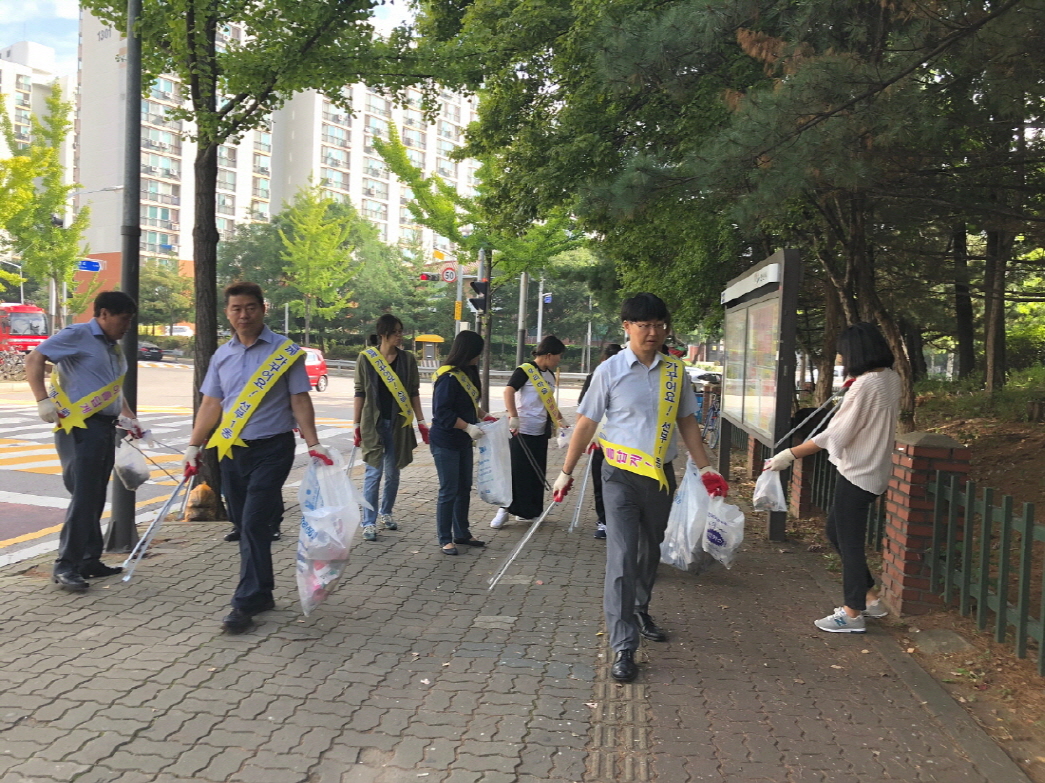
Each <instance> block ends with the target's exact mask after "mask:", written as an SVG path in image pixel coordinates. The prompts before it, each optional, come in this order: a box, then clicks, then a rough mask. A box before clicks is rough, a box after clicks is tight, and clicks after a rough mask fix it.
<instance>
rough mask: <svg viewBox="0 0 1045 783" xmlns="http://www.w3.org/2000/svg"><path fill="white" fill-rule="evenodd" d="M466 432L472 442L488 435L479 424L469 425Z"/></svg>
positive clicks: (465, 429)
mask: <svg viewBox="0 0 1045 783" xmlns="http://www.w3.org/2000/svg"><path fill="white" fill-rule="evenodd" d="M464 431H465V432H467V433H468V437H469V438H471V439H472V440H479V438H481V437H482V436H483V435H485V434H486V433H485V432H483V428H482V427H480V426H479V425H478V424H469V425H467V426H466V427H465V428H464Z"/></svg>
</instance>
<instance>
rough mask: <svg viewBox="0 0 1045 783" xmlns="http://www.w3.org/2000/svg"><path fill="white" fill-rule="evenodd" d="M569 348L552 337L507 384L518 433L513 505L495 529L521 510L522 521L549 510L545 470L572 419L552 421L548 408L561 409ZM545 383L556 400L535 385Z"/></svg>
mask: <svg viewBox="0 0 1045 783" xmlns="http://www.w3.org/2000/svg"><path fill="white" fill-rule="evenodd" d="M565 350H566V346H565V345H563V342H562V340H560V339H559V338H558V337H556V336H555V335H552V334H550V335H548V336H546V337H545V338H544V339H543V340H541V342H540V343H539V344H538V345H537V347H536V348H535V349H534V351H533V359H532V360H531V361H529V362H523V363H522V364H521V365H520V366H519V367H517V368H516V370H515V372H514V373H512V377H511V378H509V379H508V385H507V386H505V387H504V405H505V408H506V410H507V411H508V417H509V418H508V422H509V424H508V426H509V427H510V428H511V431H512V435H513V437H512V440H511V443H510V444H509V446H510V448H511V454H512V504H511V505H510V506H508V507H507V508H500V509H498V510H497V514H496V515H495V516H494V518H493V519H492V520H491V521H490V527H492V528H494V529H495V530H496V529H498V528H500V527H501V525H503V524H504V523H505V521H506V520H507V519H508V515H509V514H515V516H516V517H518V518H519V519H534V518H536V517H539V516H540V515H541V511H542V510H543V509H544V486H545V476H544V474H545V472H546V470H547V466H548V439H549V438H550V437H551V434H552V430H553V429H554V428H556V427H564V426H565V425H566V423H565V422H564V421H563V420H562V418H561V414H560V418H559V420H558V421H552V417H551V416H550V415H549V414H548V409H549V408H550V409H552V410H554V411H555V412H556V413H558V408H557V407H556V405H555V397H554V390H555V368H556V367H558V366H559V362H560V361H561V360H562V354H563V352H564V351H565ZM535 382H541V383H542V385H543V387H544V390H545V392H549V390H550V395H551V396H550V400H547V399H546V400H545V401H542V398H541V395H540V394H539V393H538V390H537V389H536V388H535V387H534V383H535Z"/></svg>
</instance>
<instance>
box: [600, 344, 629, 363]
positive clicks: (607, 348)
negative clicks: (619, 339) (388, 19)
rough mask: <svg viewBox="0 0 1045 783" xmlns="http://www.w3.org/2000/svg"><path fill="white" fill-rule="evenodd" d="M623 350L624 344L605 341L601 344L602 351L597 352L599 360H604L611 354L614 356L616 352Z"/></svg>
mask: <svg viewBox="0 0 1045 783" xmlns="http://www.w3.org/2000/svg"><path fill="white" fill-rule="evenodd" d="M623 350H624V346H622V345H620V344H619V343H606V344H605V345H604V346H602V353H600V354H599V361H600V362H604V361H606V360H607V359H609V358H610V357H611V356H616V355H617V354H618V353H620V352H621V351H623Z"/></svg>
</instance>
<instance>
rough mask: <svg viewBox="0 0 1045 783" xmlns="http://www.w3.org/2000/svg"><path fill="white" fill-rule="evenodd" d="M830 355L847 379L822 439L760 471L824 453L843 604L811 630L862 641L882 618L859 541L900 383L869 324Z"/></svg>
mask: <svg viewBox="0 0 1045 783" xmlns="http://www.w3.org/2000/svg"><path fill="white" fill-rule="evenodd" d="M838 352H839V353H840V354H841V355H842V365H843V367H844V369H845V374H846V376H848V377H850V378H853V381H852V384H851V385H850V386H849V391H847V392H846V394H845V396H844V397H843V398H842V404H841V406H840V407H839V409H838V412H837V413H835V415H834V416H833V417H832V419H831V421H830V423H829V424H828V425H827V428H826V429H825V430H824V431H823V432H822V433H820V434H819V435H816V436H815V437H813V438H812V439H811V440H807V441H806V442H805V443H803V444H802V445H800V446H795V447H794V448H790V449H784V450H783V451H781V452H780V453H779V454H776V455H775V456H774V457H773V458H772V459H771V460H769V461H768V462H766V470H786V469H787V468H789V467H790V466H791V463H792V462H794V461H795V460H796V459H801V458H802V457H808V456H809V455H810V454H815V453H816V452H818V451H820V450H821V449H827V451H828V455H829V456H828V458H829V459H830V460H831V463H832V464H833V465H834V466H835V467H836V468H837V469H838V482H837V484H836V485H835V496H834V502H833V503H832V504H831V511H830V512H829V513H828V515H827V538H828V540H829V541H830V542H831V545H832V546H834V548H835V549H836V550H837V551H838V554H839V555H840V556H841V558H842V591H843V595H844V604H843V606H841V607H839V608H837V609H835V611H834V613H832V614H829V615H828V616H827V617H824V618H822V619H820V620H817V621H816V622H815V625H816V627H817V628H819V629H820V630H821V631H827V632H829V633H864V632H865V631H866V630H867V627H866V623H865V618H866V617H884V616H885V615H886V614H888V611H887V610H886V608H885V607H884V606H883V605H882V604H881V602H880V601H879V600H878V597H877V594H876V593H875V590H874V577H873V576H872V575H871V571H870V570H869V569H868V567H867V553H866V552H865V551H864V540H865V538H866V536H867V514H868V511H869V510H870V508H871V504H872V503H873V502H874V501H875V499H876V498H877V497H878V496H879V495H881V494H882V493H883V492H885V489H886V487H887V486H888V484H889V472H890V463H891V455H892V450H893V443H894V439H895V436H896V419H897V416H898V415H899V412H900V392H901V380H900V376H899V375H897V374H896V372H895V371H894V370H893V369H892V366H893V362H894V360H895V359H894V356H893V352H892V351H891V350H890V348H889V344H888V343H886V341H885V338H883V337H882V334H881V332H879V331H878V328H877V327H876V326H875V325H874V324H869V323H859V324H856V325H854V326H850V327H849V328H848V329H846V330H845V331H844V332H842V334H841V335H840V336H839V338H838Z"/></svg>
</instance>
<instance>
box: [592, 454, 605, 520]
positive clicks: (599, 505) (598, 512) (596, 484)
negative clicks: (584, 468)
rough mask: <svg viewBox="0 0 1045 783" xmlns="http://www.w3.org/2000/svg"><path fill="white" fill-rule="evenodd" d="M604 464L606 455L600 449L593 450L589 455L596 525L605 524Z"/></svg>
mask: <svg viewBox="0 0 1045 783" xmlns="http://www.w3.org/2000/svg"><path fill="white" fill-rule="evenodd" d="M605 462H606V455H605V454H603V453H602V449H601V448H598V449H595V451H593V452H592V453H591V484H592V487H593V488H594V490H595V517H596V518H597V519H598V524H600V525H605V524H606V504H605V503H604V502H603V500H602V466H603V463H605Z"/></svg>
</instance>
